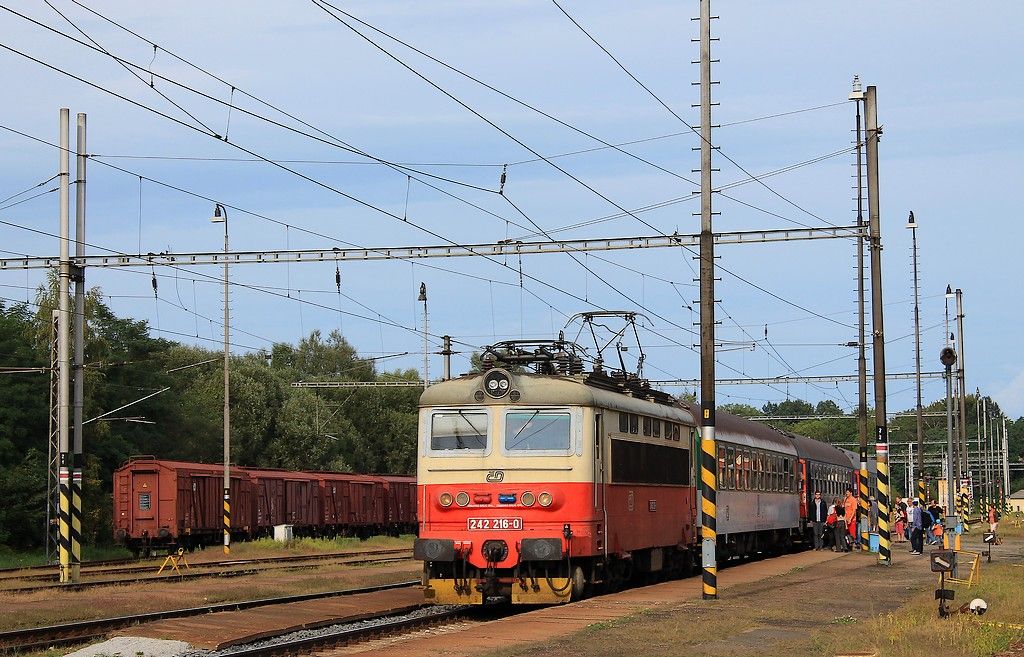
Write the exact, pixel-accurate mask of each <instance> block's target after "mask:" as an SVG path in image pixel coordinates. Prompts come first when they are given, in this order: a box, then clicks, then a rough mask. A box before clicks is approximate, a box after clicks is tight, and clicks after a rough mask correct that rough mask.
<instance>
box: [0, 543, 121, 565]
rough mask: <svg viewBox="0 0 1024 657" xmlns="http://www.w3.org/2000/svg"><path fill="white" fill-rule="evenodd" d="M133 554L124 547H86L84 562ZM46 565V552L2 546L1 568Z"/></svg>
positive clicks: (0, 547)
mask: <svg viewBox="0 0 1024 657" xmlns="http://www.w3.org/2000/svg"><path fill="white" fill-rule="evenodd" d="M131 556H132V554H131V552H129V551H128V550H126V549H124V548H122V547H104V546H99V547H96V546H88V545H87V546H84V547H83V548H82V560H83V561H100V560H107V559H130V558H131ZM45 564H46V552H45V550H41V549H35V550H13V549H11V548H9V547H6V546H0V568H24V567H26V566H42V565H45Z"/></svg>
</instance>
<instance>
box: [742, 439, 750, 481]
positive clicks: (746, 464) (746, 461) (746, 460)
mask: <svg viewBox="0 0 1024 657" xmlns="http://www.w3.org/2000/svg"><path fill="white" fill-rule="evenodd" d="M743 490H750V450H749V449H745V450H743Z"/></svg>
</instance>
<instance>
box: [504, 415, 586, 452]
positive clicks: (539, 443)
mask: <svg viewBox="0 0 1024 657" xmlns="http://www.w3.org/2000/svg"><path fill="white" fill-rule="evenodd" d="M569 425H570V420H569V414H568V413H553V412H551V411H540V410H537V411H516V412H511V413H508V414H507V415H505V449H506V450H508V451H540V450H567V449H569V439H570V433H569Z"/></svg>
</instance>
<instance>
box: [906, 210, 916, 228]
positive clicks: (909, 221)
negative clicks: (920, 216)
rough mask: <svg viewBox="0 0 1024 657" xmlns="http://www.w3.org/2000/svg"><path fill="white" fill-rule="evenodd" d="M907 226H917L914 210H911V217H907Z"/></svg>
mask: <svg viewBox="0 0 1024 657" xmlns="http://www.w3.org/2000/svg"><path fill="white" fill-rule="evenodd" d="M907 228H917V220H916V219H914V211H913V210H911V211H910V218H909V219H907Z"/></svg>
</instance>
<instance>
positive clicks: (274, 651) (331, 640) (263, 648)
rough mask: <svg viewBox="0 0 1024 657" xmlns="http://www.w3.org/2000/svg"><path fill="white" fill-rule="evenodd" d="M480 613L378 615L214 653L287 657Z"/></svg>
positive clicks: (457, 610) (454, 610) (467, 609)
mask: <svg viewBox="0 0 1024 657" xmlns="http://www.w3.org/2000/svg"><path fill="white" fill-rule="evenodd" d="M471 613H479V610H475V609H473V608H471V607H455V608H452V609H443V610H436V611H431V612H430V613H426V614H416V615H414V614H402V615H399V616H395V617H378V618H373V619H368V620H366V621H361V622H359V623H354V624H346V625H340V626H337V629H326V630H324V631H322V632H317V633H314V634H313V636H299V637H294V638H289V637H287V635H286V636H285V638H277V639H271V640H268V641H261V642H257V643H253V644H251V645H248V646H239V647H235V648H229V649H227V650H225V651H222V652H219V653H217V654H218V655H224V657H286V656H290V655H304V654H309V653H311V652H314V651H318V650H324V649H330V648H337V647H341V646H348V645H352V644H356V643H363V642H366V641H371V640H374V639H380V638H382V637H386V636H394V635H396V634H403V633H407V632H412V631H415V630H419V629H423V628H425V627H433V626H437V625H443V624H446V623H451V622H454V621H457V620H461V619H462V618H464V617H466V616H468V615H469V614H471Z"/></svg>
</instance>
